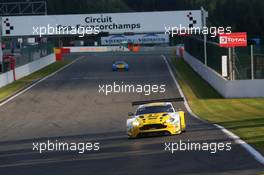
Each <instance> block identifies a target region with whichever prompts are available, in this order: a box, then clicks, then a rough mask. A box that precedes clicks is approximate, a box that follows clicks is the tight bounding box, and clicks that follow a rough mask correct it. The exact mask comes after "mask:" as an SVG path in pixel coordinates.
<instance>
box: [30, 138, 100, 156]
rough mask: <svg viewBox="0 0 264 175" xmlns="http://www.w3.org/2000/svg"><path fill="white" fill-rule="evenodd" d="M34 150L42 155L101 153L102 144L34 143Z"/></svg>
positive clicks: (48, 141) (56, 141)
mask: <svg viewBox="0 0 264 175" xmlns="http://www.w3.org/2000/svg"><path fill="white" fill-rule="evenodd" d="M32 150H33V151H36V152H39V153H40V154H41V153H44V152H48V151H49V152H52V151H75V152H77V153H79V154H83V153H85V152H91V151H99V150H100V143H98V142H65V141H58V140H55V141H51V140H47V141H45V142H33V143H32Z"/></svg>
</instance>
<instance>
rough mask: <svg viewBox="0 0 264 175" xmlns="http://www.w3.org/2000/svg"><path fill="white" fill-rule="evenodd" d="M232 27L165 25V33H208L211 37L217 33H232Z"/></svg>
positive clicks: (172, 34)
mask: <svg viewBox="0 0 264 175" xmlns="http://www.w3.org/2000/svg"><path fill="white" fill-rule="evenodd" d="M231 29H232V27H202V28H200V27H185V26H182V25H181V24H180V26H179V27H177V26H165V34H168V35H170V36H171V37H174V36H177V35H210V36H211V37H217V36H218V35H219V34H224V33H226V34H230V33H232V30H231Z"/></svg>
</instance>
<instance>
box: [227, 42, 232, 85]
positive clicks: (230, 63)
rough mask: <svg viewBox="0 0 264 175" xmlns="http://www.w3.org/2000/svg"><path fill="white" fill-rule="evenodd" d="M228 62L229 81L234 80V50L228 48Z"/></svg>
mask: <svg viewBox="0 0 264 175" xmlns="http://www.w3.org/2000/svg"><path fill="white" fill-rule="evenodd" d="M228 62H229V66H228V67H229V79H230V80H233V75H232V70H233V68H232V66H233V65H232V50H231V48H230V47H229V48H228Z"/></svg>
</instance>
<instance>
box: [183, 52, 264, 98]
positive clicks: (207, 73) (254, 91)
mask: <svg viewBox="0 0 264 175" xmlns="http://www.w3.org/2000/svg"><path fill="white" fill-rule="evenodd" d="M184 60H185V61H186V62H187V63H188V64H189V65H190V66H191V67H192V68H193V70H194V71H195V72H197V73H198V74H199V75H200V76H201V77H202V78H203V79H204V80H205V81H207V82H208V83H209V84H210V85H211V86H212V87H214V88H215V89H216V90H217V91H218V92H219V93H220V94H221V95H222V96H224V97H225V98H244V97H264V80H263V79H262V80H233V81H229V80H226V79H225V78H223V77H222V76H221V75H220V74H218V73H217V72H215V71H214V70H213V69H211V68H209V67H206V66H205V65H204V64H203V63H201V62H200V61H199V60H198V59H196V58H194V57H193V56H192V55H190V54H189V53H188V52H186V51H185V52H184Z"/></svg>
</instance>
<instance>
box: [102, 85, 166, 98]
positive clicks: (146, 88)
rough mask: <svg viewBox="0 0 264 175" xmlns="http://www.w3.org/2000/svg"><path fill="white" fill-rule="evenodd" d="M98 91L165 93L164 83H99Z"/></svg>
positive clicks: (109, 92)
mask: <svg viewBox="0 0 264 175" xmlns="http://www.w3.org/2000/svg"><path fill="white" fill-rule="evenodd" d="M98 88H99V89H98V92H99V93H102V94H105V95H109V94H112V93H141V94H143V95H146V96H148V95H151V94H152V93H165V92H166V85H165V84H161V85H157V84H144V85H142V84H124V82H121V83H120V84H118V83H116V82H113V84H101V85H100V84H99V86H98Z"/></svg>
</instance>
